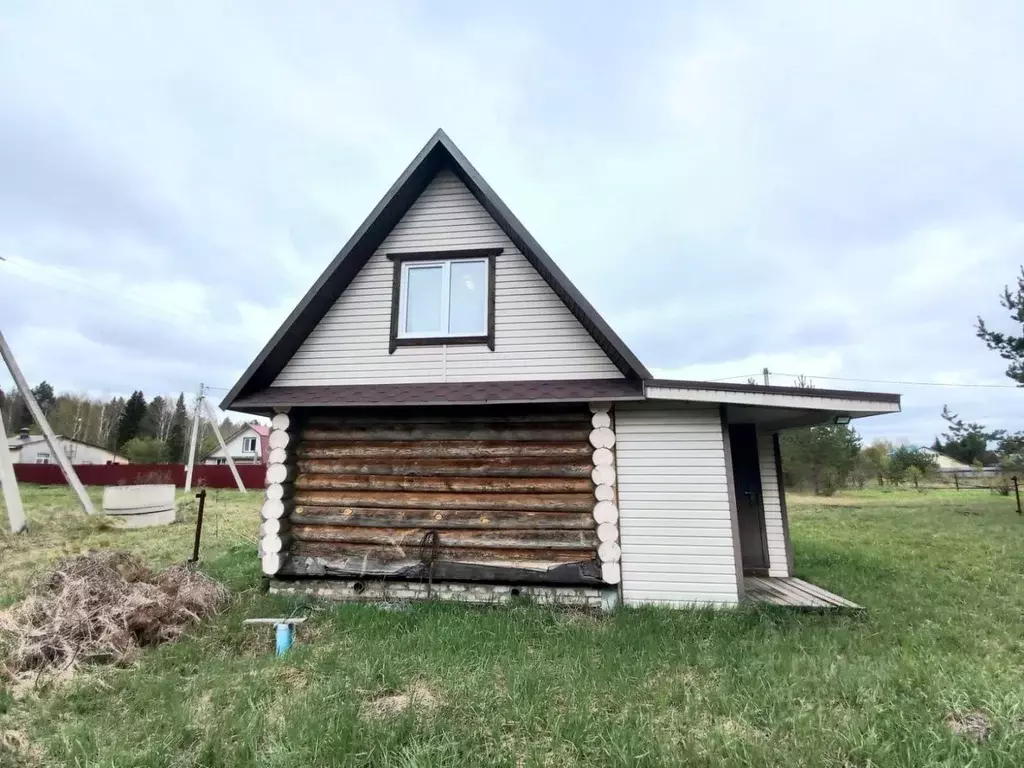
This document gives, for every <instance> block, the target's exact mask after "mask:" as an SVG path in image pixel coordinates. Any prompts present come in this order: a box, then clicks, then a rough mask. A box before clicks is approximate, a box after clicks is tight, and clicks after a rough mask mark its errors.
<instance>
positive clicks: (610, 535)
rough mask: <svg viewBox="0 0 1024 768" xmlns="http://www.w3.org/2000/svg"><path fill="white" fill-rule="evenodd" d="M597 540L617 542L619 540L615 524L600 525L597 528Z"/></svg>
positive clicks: (617, 527) (617, 528)
mask: <svg viewBox="0 0 1024 768" xmlns="http://www.w3.org/2000/svg"><path fill="white" fill-rule="evenodd" d="M597 538H598V541H601V542H605V541H618V540H619V526H617V525H616V524H615V523H601V524H600V525H599V526H597Z"/></svg>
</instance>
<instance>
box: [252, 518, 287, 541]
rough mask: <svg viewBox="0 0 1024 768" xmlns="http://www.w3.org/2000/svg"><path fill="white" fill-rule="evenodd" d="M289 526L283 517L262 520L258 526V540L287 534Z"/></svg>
mask: <svg viewBox="0 0 1024 768" xmlns="http://www.w3.org/2000/svg"><path fill="white" fill-rule="evenodd" d="M289 528H291V525H290V524H289V523H288V520H286V519H285V518H283V517H272V518H270V519H269V520H264V521H263V523H262V524H261V525H260V538H261V539H262V538H263V537H265V536H280V535H281V534H282V533H287V532H288V529H289Z"/></svg>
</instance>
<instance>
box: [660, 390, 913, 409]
mask: <svg viewBox="0 0 1024 768" xmlns="http://www.w3.org/2000/svg"><path fill="white" fill-rule="evenodd" d="M644 393H645V395H646V396H647V399H648V400H679V401H687V402H707V403H727V404H735V405H760V406H767V407H775V408H804V409H810V410H823V411H842V412H846V413H851V414H854V413H860V414H862V415H865V416H867V415H877V414H883V413H899V412H900V402H899V396H898V395H888V394H882V393H865V392H841V391H838V390H815V389H804V390H802V391H799V392H794V391H792V389H790V388H788V387H778V388H774V389H773V388H770V387H750V388H746V389H737V388H735V387H727V388H726V387H720V386H717V385H715V384H711V383H704V384H702V383H700V382H686V383H685V384H684V383H683V382H678V383H676V384H673V383H671V382H657V383H656V382H648V383H647V384H646V386H645V387H644ZM872 395H874V397H872ZM893 398H895V399H893Z"/></svg>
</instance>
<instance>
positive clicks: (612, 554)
mask: <svg viewBox="0 0 1024 768" xmlns="http://www.w3.org/2000/svg"><path fill="white" fill-rule="evenodd" d="M597 556H598V557H599V558H600V559H601V562H602V563H617V562H619V560H620V559H622V548H621V547H619V544H618V542H615V541H606V542H604V543H603V544H601V546H599V547H598V548H597Z"/></svg>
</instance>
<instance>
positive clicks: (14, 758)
mask: <svg viewBox="0 0 1024 768" xmlns="http://www.w3.org/2000/svg"><path fill="white" fill-rule="evenodd" d="M42 760H43V752H42V750H41V749H39V748H38V747H37V746H35V745H34V744H32V742H30V741H29V739H28V736H27V735H26V734H25V732H24V731H15V730H9V731H0V765H15V766H20V765H24V766H29V765H42ZM8 761H10V762H8Z"/></svg>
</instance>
